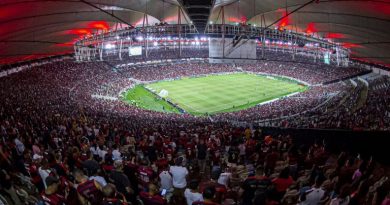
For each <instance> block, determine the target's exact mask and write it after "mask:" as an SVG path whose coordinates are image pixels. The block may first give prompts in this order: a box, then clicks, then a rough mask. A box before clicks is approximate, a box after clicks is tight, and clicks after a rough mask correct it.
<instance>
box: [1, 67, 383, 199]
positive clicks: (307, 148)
mask: <svg viewBox="0 0 390 205" xmlns="http://www.w3.org/2000/svg"><path fill="white" fill-rule="evenodd" d="M183 65H185V66H184V67H183ZM267 65H268V64H267ZM270 65H271V64H270ZM186 66H188V67H186ZM246 66H247V67H245V65H242V68H243V69H244V70H245V69H247V70H250V71H253V72H269V73H270V74H278V75H284V76H289V77H294V78H297V79H299V80H302V81H307V82H309V83H313V84H314V83H315V84H317V83H321V82H325V81H329V80H334V79H335V78H336V76H335V75H339V77H344V76H348V75H354V74H356V72H360V71H359V70H358V71H353V72H352V71H349V70H348V69H347V70H346V71H342V70H339V68H335V70H337V71H335V70H332V69H330V68H321V69H322V71H323V72H329V73H330V76H331V77H326V76H323V75H322V76H317V72H313V73H312V74H309V72H305V70H306V68H301V67H297V68H295V70H296V71H299V72H298V73H300V74H295V72H289V71H288V69H287V67H286V68H282V67H278V66H279V65H275V67H274V68H275V69H271V70H266V68H263V67H265V66H266V65H265V63H264V64H263V65H260V64H259V68H256V66H254V65H246ZM159 69H160V70H159ZM300 69H302V70H300ZM281 70H283V71H281ZM233 71H236V72H237V71H240V70H239V69H238V67H233V66H232V65H208V64H205V63H188V64H179V65H176V64H172V65H170V66H158V65H155V66H150V67H142V68H141V67H140V68H127V67H126V68H120V69H116V68H114V67H111V66H110V65H109V64H107V63H105V62H93V63H92V62H89V63H75V62H71V61H68V60H64V61H61V62H55V63H53V64H43V65H40V66H38V67H34V68H31V69H27V70H24V71H22V72H19V73H15V74H12V75H9V76H6V77H3V78H2V79H1V81H0V87H1V88H2V89H1V90H0V96H2V100H1V101H0V137H1V141H0V169H1V172H0V203H3V204H15V205H19V204H49V205H61V204H72V205H73V204H75V205H76V204H134V205H135V204H145V205H160V204H162V205H163V204H179V205H180V204H189V205H190V204H206V205H217V204H244V205H247V204H248V205H250V204H256V205H258V204H259V205H261V204H266V205H271V204H301V205H305V204H308V205H311V204H331V205H336V204H345V205H346V204H351V205H352V204H353V205H354V204H363V205H364V204H367V205H368V204H378V205H379V204H380V205H387V204H388V203H389V200H390V199H389V196H390V195H389V186H390V182H389V179H388V176H389V169H388V168H387V167H384V166H382V165H380V164H378V163H376V162H375V160H374V159H372V158H370V157H369V156H359V155H357V154H355V153H348V152H341V153H333V152H330V150H328V148H327V147H326V143H315V144H304V145H301V144H297V143H295V141H294V136H288V135H282V136H264V135H263V133H262V131H261V130H260V129H250V128H238V127H234V126H233V125H232V124H230V123H228V122H227V121H229V120H241V119H245V120H247V121H255V120H258V119H262V118H275V117H281V116H289V115H293V114H298V113H301V112H304V111H305V110H308V109H314V108H317V107H319V106H321V105H322V104H323V102H324V101H326V100H328V99H330V98H335V99H336V98H337V99H344V97H338V96H339V95H340V94H343V95H342V96H344V94H348V93H361V89H362V88H361V86H362V85H361V84H358V86H357V87H353V86H352V87H351V85H349V84H346V83H335V84H330V85H320V86H313V87H311V89H309V90H308V91H306V92H304V93H301V94H298V95H295V96H292V97H290V98H285V99H281V100H279V101H275V102H273V103H269V104H265V105H262V106H257V107H254V108H250V109H249V110H247V111H239V112H235V113H233V114H221V115H218V116H213V118H214V119H213V120H210V118H208V117H196V116H191V115H189V114H168V113H158V112H153V111H147V110H142V109H139V108H137V107H132V106H129V105H127V104H125V103H123V102H121V101H110V100H104V99H95V98H92V97H91V95H93V94H101V95H112V96H114V95H115V93H116V92H119V91H120V89H121V88H123V87H122V86H125V87H126V86H132V85H133V83H134V82H133V81H131V80H129V78H134V79H139V80H145V81H150V80H161V79H165V78H178V77H182V76H191V75H202V74H209V73H221V72H233ZM332 73H333V74H332ZM320 79H322V80H320ZM369 85H370V87H369V92H368V97H367V101H366V103H364V104H363V106H362V107H361V108H360V109H358V110H357V111H356V112H354V113H352V114H351V115H350V116H348V117H349V118H347V119H351V122H352V123H355V124H358V125H360V124H362V122H368V125H369V126H370V127H372V128H374V129H375V128H378V129H380V128H381V127H389V126H388V125H389V124H388V123H389V121H388V119H389V118H384V117H382V118H381V116H383V115H386V116H389V113H390V112H389V110H388V106H387V105H388V103H389V102H388V101H389V96H390V93H389V92H388V91H389V89H388V88H389V86H390V84H389V80H388V78H385V77H383V78H379V79H375V80H373V81H372V82H369ZM335 96H336V97H335ZM358 98H359V97H355V98H351V99H353V100H352V101H357V99H358ZM342 101H343V100H340V103H342ZM331 104H332V105H334V106H328V107H335V105H336V103H331ZM350 105H353V103H351V104H350ZM336 110H340V109H336ZM379 114H381V115H379ZM328 116H329V117H334V118H331V119H332V121H336V120H344V119H345V118H341V117H340V116H335V115H332V114H329V115H328ZM237 117H239V118H237ZM336 117H338V118H336ZM378 120H379V121H378ZM318 124H320V123H318ZM292 125H294V123H291V124H286V125H285V126H292ZM374 125H376V126H378V127H374ZM297 126H298V125H297Z"/></svg>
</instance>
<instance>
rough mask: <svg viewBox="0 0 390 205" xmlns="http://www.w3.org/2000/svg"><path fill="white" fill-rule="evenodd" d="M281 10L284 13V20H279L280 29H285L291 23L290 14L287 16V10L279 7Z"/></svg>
mask: <svg viewBox="0 0 390 205" xmlns="http://www.w3.org/2000/svg"><path fill="white" fill-rule="evenodd" d="M278 11H279V12H281V13H282V17H284V18H283V19H282V20H280V21H279V22H278V27H279V29H283V28H284V27H286V26H288V25H290V23H291V22H290V20H291V19H290V16H287V12H286V10H284V9H278Z"/></svg>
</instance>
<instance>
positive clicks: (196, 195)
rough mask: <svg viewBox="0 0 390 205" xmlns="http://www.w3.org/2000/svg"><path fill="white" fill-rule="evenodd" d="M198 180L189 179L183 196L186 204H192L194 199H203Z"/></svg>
mask: <svg viewBox="0 0 390 205" xmlns="http://www.w3.org/2000/svg"><path fill="white" fill-rule="evenodd" d="M198 189H199V182H198V180H191V182H190V184H189V187H188V188H187V189H186V190H185V191H184V196H185V198H186V201H187V205H192V203H193V202H195V201H200V202H201V201H203V196H202V194H201V193H200V192H199V190H198Z"/></svg>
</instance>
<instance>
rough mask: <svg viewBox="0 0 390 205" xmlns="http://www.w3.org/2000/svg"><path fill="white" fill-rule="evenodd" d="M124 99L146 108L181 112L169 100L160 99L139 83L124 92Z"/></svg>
mask: <svg viewBox="0 0 390 205" xmlns="http://www.w3.org/2000/svg"><path fill="white" fill-rule="evenodd" d="M123 100H124V101H125V102H128V103H130V104H132V105H135V106H137V107H140V108H143V109H146V110H154V111H158V112H168V113H180V112H179V110H178V109H177V108H176V107H174V106H172V105H171V104H169V103H168V102H167V101H165V100H163V99H160V98H159V97H157V96H156V95H155V94H153V93H151V92H149V91H148V90H147V89H146V88H144V87H143V86H142V85H137V86H135V87H134V88H132V89H130V90H128V91H127V92H126V93H125V94H124V99H123Z"/></svg>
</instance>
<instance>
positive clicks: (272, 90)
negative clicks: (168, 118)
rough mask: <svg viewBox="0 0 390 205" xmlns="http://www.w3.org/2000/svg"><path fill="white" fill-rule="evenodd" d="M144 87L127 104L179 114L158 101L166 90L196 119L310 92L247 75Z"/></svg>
mask: <svg viewBox="0 0 390 205" xmlns="http://www.w3.org/2000/svg"><path fill="white" fill-rule="evenodd" d="M144 86H145V87H146V88H147V89H146V88H145V87H142V86H140V85H139V86H136V87H135V88H133V89H131V90H129V91H128V92H127V93H126V94H125V96H124V98H125V100H126V101H127V102H130V103H132V104H136V105H137V106H139V107H142V108H144V109H149V110H155V111H165V112H175V113H177V112H179V110H178V109H176V108H175V107H174V106H172V105H171V104H169V103H167V102H166V101H164V100H162V99H160V98H159V97H157V94H158V93H160V91H161V90H163V89H164V90H167V91H168V96H167V97H166V98H167V99H169V100H170V101H171V102H172V103H174V104H176V105H177V106H179V107H180V108H182V109H184V110H185V111H186V112H188V113H191V114H194V115H203V114H215V113H220V112H232V111H237V110H242V109H247V108H249V107H253V106H255V105H257V104H259V103H261V102H265V101H269V100H272V99H275V98H278V97H281V96H285V95H288V94H291V93H295V92H302V91H305V90H306V89H307V87H305V86H302V85H298V83H296V82H293V81H291V80H283V79H280V78H267V77H266V76H261V75H254V74H246V73H236V74H226V75H209V76H204V77H193V78H182V79H179V80H173V81H160V82H156V83H151V84H147V85H144ZM148 89H149V90H153V91H154V93H151V92H150V91H148Z"/></svg>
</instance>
